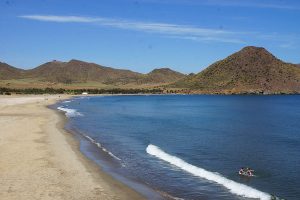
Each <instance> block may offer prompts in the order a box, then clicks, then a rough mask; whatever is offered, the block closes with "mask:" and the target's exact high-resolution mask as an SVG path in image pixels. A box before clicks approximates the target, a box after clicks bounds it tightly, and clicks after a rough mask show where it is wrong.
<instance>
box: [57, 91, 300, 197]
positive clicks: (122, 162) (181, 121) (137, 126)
mask: <svg viewBox="0 0 300 200" xmlns="http://www.w3.org/2000/svg"><path fill="white" fill-rule="evenodd" d="M59 106H61V107H63V108H69V109H76V110H77V113H75V114H74V113H73V114H74V115H73V116H72V115H71V116H70V122H69V124H68V126H69V127H70V128H71V129H73V130H76V131H78V132H80V133H82V134H84V135H87V136H89V137H90V138H92V140H94V143H99V144H98V145H99V146H100V144H101V150H102V151H103V148H104V150H105V151H107V152H104V154H107V155H108V156H107V157H110V160H111V161H109V159H108V160H107V159H102V161H100V164H104V165H106V168H105V169H107V170H108V171H110V172H112V173H115V174H121V175H122V176H124V177H127V178H128V179H130V180H132V181H133V182H138V183H142V184H144V185H147V186H149V187H151V188H153V189H155V190H159V191H163V192H166V193H168V194H170V195H172V196H174V197H179V198H184V199H247V198H243V197H241V196H239V195H237V194H236V193H234V192H231V191H229V189H228V188H227V187H226V185H224V184H218V183H216V182H215V181H211V180H207V179H206V178H203V177H199V176H197V175H195V174H191V173H189V172H188V171H186V170H185V169H182V168H181V167H178V166H175V165H172V164H170V163H168V162H166V161H164V160H163V159H160V158H157V157H156V156H153V155H150V154H148V153H147V152H146V148H147V146H148V145H149V144H152V145H155V146H157V147H159V148H160V149H161V150H162V151H164V152H166V153H168V154H170V155H173V156H176V157H177V158H180V159H182V160H184V161H185V162H186V163H189V164H191V165H193V166H195V167H197V169H205V170H208V171H210V172H214V173H216V174H217V175H218V176H220V177H226V178H227V179H230V180H233V181H235V182H237V183H240V184H242V185H247V186H251V187H252V188H255V189H257V190H259V191H261V192H265V193H268V194H276V195H277V196H280V197H284V198H286V199H295V200H296V199H299V198H300V181H299V180H300V133H299V131H300V96H206V95H183V96H175V95H174V96H173V95H167V96H103V97H85V98H75V99H73V100H72V101H71V102H68V101H67V102H63V103H61V104H60V105H59ZM89 143H90V142H89ZM91 146H94V147H95V146H96V145H94V144H93V145H87V144H86V143H85V145H83V146H82V150H83V151H85V152H86V153H89V152H90V153H93V152H94V154H95V150H93V148H94V147H91ZM91 158H92V159H93V158H95V156H94V157H93V156H91ZM100 160H101V159H100ZM112 163H113V164H112ZM108 166H109V167H108ZM242 166H250V167H251V168H253V169H255V171H256V175H257V176H256V177H253V178H251V179H248V178H242V177H240V176H238V175H237V171H238V169H239V168H240V167H242ZM246 192H247V191H246ZM148 197H149V196H148ZM153 198H156V197H153Z"/></svg>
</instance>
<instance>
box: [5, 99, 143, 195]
mask: <svg viewBox="0 0 300 200" xmlns="http://www.w3.org/2000/svg"><path fill="white" fill-rule="evenodd" d="M66 98H69V97H68V96H60V97H59V96H58V95H51V96H50V95H40V96H0V199H6V200H11V199H18V200H19V199H28V200H29V199H30V200H33V199H101V200H102V199H103V200H106V199H128V200H129V199H130V200H131V199H132V200H135V199H144V198H143V197H142V196H141V195H140V194H139V193H137V192H136V191H134V190H132V189H131V188H129V187H128V186H126V185H124V184H122V183H120V182H118V181H116V180H115V179H113V178H111V177H110V176H109V175H107V174H105V173H103V172H102V171H101V169H100V168H99V166H97V165H96V164H95V163H93V162H92V161H90V160H88V159H87V158H86V157H85V156H83V155H82V153H81V152H80V151H79V143H78V141H77V140H76V139H75V138H74V137H73V136H72V134H70V133H68V132H66V131H65V130H64V129H63V127H64V123H65V120H66V118H65V117H64V116H63V115H62V114H60V113H58V112H57V111H54V110H51V109H49V108H47V106H48V105H51V104H54V103H55V102H56V101H58V100H61V99H66Z"/></svg>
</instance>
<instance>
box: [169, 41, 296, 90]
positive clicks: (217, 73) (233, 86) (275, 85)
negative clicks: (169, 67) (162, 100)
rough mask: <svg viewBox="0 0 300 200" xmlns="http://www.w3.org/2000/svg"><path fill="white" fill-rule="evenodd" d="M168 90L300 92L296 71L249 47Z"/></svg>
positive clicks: (264, 51) (291, 66) (258, 49)
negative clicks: (174, 88)
mask: <svg viewBox="0 0 300 200" xmlns="http://www.w3.org/2000/svg"><path fill="white" fill-rule="evenodd" d="M171 87H176V88H188V89H192V90H197V91H198V92H200V93H201V92H203V93H280V92H284V93H294V92H300V68H299V67H297V65H294V64H290V63H285V62H283V61H281V60H279V59H277V58H276V57H275V56H274V55H272V54H271V53H269V52H268V51H267V50H266V49H264V48H260V47H253V46H249V47H245V48H243V49H242V50H240V51H239V52H237V53H234V54H232V55H230V56H229V57H227V58H225V59H223V60H221V61H218V62H216V63H214V64H212V65H210V66H209V67H207V68H206V69H205V70H203V71H202V72H200V73H198V74H195V75H189V76H187V77H186V78H184V79H182V80H180V81H178V82H176V83H175V84H172V85H171Z"/></svg>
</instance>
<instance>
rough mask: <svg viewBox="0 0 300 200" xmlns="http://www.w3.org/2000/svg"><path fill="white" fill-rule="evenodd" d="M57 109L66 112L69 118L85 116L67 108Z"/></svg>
mask: <svg viewBox="0 0 300 200" xmlns="http://www.w3.org/2000/svg"><path fill="white" fill-rule="evenodd" d="M57 109H58V110H61V111H63V112H65V115H66V116H67V117H77V116H83V115H82V114H81V113H80V112H77V110H75V109H71V108H65V107H62V106H60V107H57Z"/></svg>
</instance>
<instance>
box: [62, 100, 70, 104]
mask: <svg viewBox="0 0 300 200" xmlns="http://www.w3.org/2000/svg"><path fill="white" fill-rule="evenodd" d="M70 102H72V101H71V100H67V101H64V102H63V103H70Z"/></svg>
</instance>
